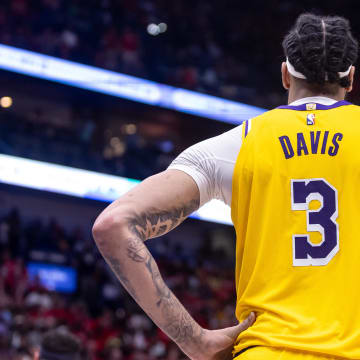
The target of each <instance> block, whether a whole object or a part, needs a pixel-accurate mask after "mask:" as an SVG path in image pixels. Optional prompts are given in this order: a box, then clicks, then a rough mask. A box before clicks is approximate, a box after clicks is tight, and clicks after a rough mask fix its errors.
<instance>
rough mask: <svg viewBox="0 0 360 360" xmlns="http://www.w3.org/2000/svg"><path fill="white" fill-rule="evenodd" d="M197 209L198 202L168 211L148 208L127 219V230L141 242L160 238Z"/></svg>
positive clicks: (193, 201)
mask: <svg viewBox="0 0 360 360" xmlns="http://www.w3.org/2000/svg"><path fill="white" fill-rule="evenodd" d="M198 208H199V200H192V201H190V202H189V203H188V204H185V205H181V206H178V207H176V208H172V209H169V210H159V209H156V208H150V209H149V210H147V211H144V212H141V213H136V212H133V213H132V214H131V215H130V216H129V217H128V224H129V230H130V231H131V232H132V233H133V234H134V235H135V236H137V237H138V238H139V239H141V240H142V241H145V240H147V239H150V238H153V237H157V236H161V235H163V234H166V233H167V232H169V231H170V230H172V229H174V228H175V227H176V226H178V225H179V224H180V223H182V222H183V221H184V220H185V219H186V218H187V217H188V216H189V215H190V214H191V213H193V212H194V211H195V210H197V209H198Z"/></svg>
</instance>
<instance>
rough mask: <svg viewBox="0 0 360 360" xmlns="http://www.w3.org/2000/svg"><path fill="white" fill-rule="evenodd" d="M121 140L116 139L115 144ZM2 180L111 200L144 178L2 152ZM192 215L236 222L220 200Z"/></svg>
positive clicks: (219, 221)
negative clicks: (123, 175) (77, 167)
mask: <svg viewBox="0 0 360 360" xmlns="http://www.w3.org/2000/svg"><path fill="white" fill-rule="evenodd" d="M118 141H120V139H119V140H113V143H114V144H115V146H117V145H116V144H119V142H118ZM120 146H121V145H120ZM109 155H110V156H111V155H112V154H109ZM0 183H4V184H9V185H16V186H22V187H25V188H30V189H36V190H41V191H49V192H53V193H57V194H65V195H71V196H75V197H79V198H83V199H92V200H98V201H105V202H111V201H114V200H116V199H118V198H119V197H120V196H122V195H123V194H125V193H126V192H127V191H129V190H131V189H132V188H133V187H134V186H136V185H137V184H139V183H140V181H139V180H134V179H128V178H124V177H120V176H114V175H107V174H101V173H98V172H94V171H88V170H82V169H75V168H71V167H68V166H63V165H56V164H50V163H46V162H42V161H37V160H30V159H24V158H20V157H15V156H10V155H3V154H0ZM190 217H191V218H193V219H199V220H205V221H211V222H215V223H220V224H226V225H232V221H231V211H230V207H229V206H227V205H225V204H224V203H222V202H221V201H219V200H212V201H210V202H209V203H207V204H205V205H204V206H203V207H201V208H200V209H199V210H198V211H196V212H194V213H193V214H191V216H190Z"/></svg>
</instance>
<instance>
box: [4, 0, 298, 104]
mask: <svg viewBox="0 0 360 360" xmlns="http://www.w3.org/2000/svg"><path fill="white" fill-rule="evenodd" d="M274 3H275V4H274ZM274 5H275V6H274ZM259 7H260V8H262V9H263V11H261V12H259V11H258V9H259ZM301 10H302V8H301V9H300V11H301ZM297 11H299V5H296V4H295V3H294V2H290V1H285V0H283V1H272V2H264V1H259V0H257V1H251V2H241V3H239V2H235V1H229V2H222V1H213V2H209V1H205V0H197V1H194V2H192V3H191V6H189V4H188V3H186V2H182V1H168V0H123V1H117V0H91V1H81V0H78V1H65V0H34V1H30V0H3V1H2V2H1V4H0V42H1V43H4V44H9V45H13V46H17V47H20V48H25V49H29V50H34V51H38V52H41V53H45V54H49V55H53V56H57V57H61V58H64V59H70V60H74V61H78V62H81V63H86V64H90V65H95V66H99V67H103V68H106V69H110V70H115V71H119V72H123V73H127V74H131V75H136V76H140V77H145V78H149V79H152V80H155V81H160V82H163V83H168V84H171V85H175V86H180V87H184V88H188V89H193V90H197V91H201V92H207V93H210V94H213V95H219V96H222V97H226V98H231V99H237V100H240V101H243V102H250V103H256V104H258V105H268V106H269V105H272V103H276V102H277V101H279V96H278V92H280V91H281V88H280V87H276V86H275V89H274V82H275V81H276V83H275V84H278V82H279V75H278V70H279V61H280V56H281V47H280V44H281V37H282V36H283V35H284V31H286V30H287V27H288V26H289V24H290V23H291V22H292V21H293V19H294V17H295V15H296V14H297ZM285 13H286V14H287V17H286V18H284V19H283V21H282V22H278V23H277V26H273V19H274V18H275V19H276V18H279V19H280V18H282V17H283V16H284V14H285ZM194 14H196V16H194ZM254 14H256V22H257V23H256V24H254V21H255V18H254ZM292 15H294V17H292ZM151 23H154V24H159V23H165V24H167V27H168V31H166V32H164V33H162V34H160V35H157V36H152V35H150V34H149V33H148V32H147V27H148V25H149V24H151ZM260 23H261V26H259V24H260ZM285 26H286V27H285ZM260 69H261V70H260ZM254 89H257V90H256V91H255V90H254ZM270 91H271V92H270Z"/></svg>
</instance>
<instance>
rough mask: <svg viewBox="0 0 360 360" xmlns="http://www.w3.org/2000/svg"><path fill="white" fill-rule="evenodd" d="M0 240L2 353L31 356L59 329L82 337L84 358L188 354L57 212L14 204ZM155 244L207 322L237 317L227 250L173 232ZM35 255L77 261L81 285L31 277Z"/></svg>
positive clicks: (146, 359) (179, 288) (225, 322)
mask: <svg viewBox="0 0 360 360" xmlns="http://www.w3.org/2000/svg"><path fill="white" fill-rule="evenodd" d="M199 241H201V240H199ZM0 246H1V263H0V274H1V276H0V358H1V359H9V360H15V359H16V360H30V359H31V354H32V352H33V351H34V349H36V348H37V347H38V345H39V343H40V340H41V337H42V335H43V334H44V333H45V332H46V331H48V330H49V329H54V328H64V329H67V330H70V331H71V332H73V333H74V334H75V335H77V336H78V337H79V339H80V340H81V343H82V345H83V359H84V360H85V359H86V360H100V359H102V360H155V359H167V360H180V359H185V356H184V355H182V354H181V352H180V351H179V350H178V349H177V347H176V346H174V345H173V343H172V342H171V341H170V340H169V339H168V338H167V337H166V335H164V334H163V333H162V332H161V331H160V330H158V329H157V328H156V327H155V326H154V324H153V323H152V322H151V321H150V320H149V319H148V318H147V316H146V315H144V313H143V312H142V311H141V310H140V308H139V307H138V306H137V305H136V303H135V302H134V301H133V300H132V299H131V298H130V297H129V296H128V295H127V293H125V291H124V290H123V288H122V287H121V286H120V285H119V284H118V281H117V280H116V279H114V277H113V275H112V273H111V272H110V271H109V269H108V267H107V265H106V264H105V262H104V261H103V259H102V258H101V257H100V255H99V253H98V251H97V249H96V248H95V246H94V243H93V241H92V239H91V237H90V236H87V235H85V234H84V233H83V231H82V230H81V229H80V228H77V229H74V230H73V231H66V230H65V229H64V228H63V227H62V226H61V225H60V224H59V223H58V222H57V221H56V220H55V219H52V220H50V221H49V223H44V221H42V220H41V219H34V220H32V221H25V220H24V219H23V218H22V217H21V215H20V214H19V212H18V210H16V209H14V210H12V211H11V212H9V213H8V214H6V215H5V216H3V217H2V218H1V221H0ZM149 247H150V250H151V251H152V253H153V255H154V257H155V258H156V260H157V262H158V264H159V267H160V270H161V272H162V274H163V276H164V278H165V281H166V282H167V284H168V285H169V287H170V288H171V289H172V290H173V291H174V292H175V294H176V295H177V296H178V297H179V299H180V301H181V302H182V303H183V304H184V305H185V307H186V308H187V309H188V310H189V311H190V312H191V314H192V315H193V316H194V317H195V319H196V320H197V321H198V322H199V323H200V324H201V325H203V326H205V327H208V328H219V327H223V326H229V325H231V324H233V323H234V320H235V319H234V305H235V289H234V281H233V269H232V266H231V264H232V262H231V261H230V260H226V256H224V254H220V253H219V251H217V252H216V251H212V250H211V247H210V246H209V243H208V242H205V241H204V245H203V247H204V248H203V250H202V251H200V252H197V253H193V252H191V251H190V250H189V249H186V244H185V245H184V248H182V247H181V246H179V245H176V247H173V246H172V243H171V241H169V239H168V238H167V239H166V238H165V239H160V240H154V241H151V242H150V244H149ZM219 258H221V259H222V260H221V261H219ZM216 259H217V260H216ZM29 260H31V261H35V260H41V261H43V262H44V261H47V262H50V261H51V262H52V263H54V264H61V265H68V266H71V267H73V268H74V269H76V270H77V272H78V289H77V291H76V292H75V293H74V294H70V295H69V294H61V293H56V292H52V291H49V290H47V289H46V288H45V287H44V286H43V285H42V284H41V283H40V282H39V279H36V278H35V279H34V278H33V279H31V278H30V277H29V274H28V270H27V267H26V264H27V262H28V261H29Z"/></svg>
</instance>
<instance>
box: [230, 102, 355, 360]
mask: <svg viewBox="0 0 360 360" xmlns="http://www.w3.org/2000/svg"><path fill="white" fill-rule="evenodd" d="M250 125H251V130H250V131H249V129H250ZM244 129H245V132H246V133H247V132H248V133H247V134H244V136H245V135H247V136H246V138H244V139H243V144H242V147H241V150H240V153H239V157H238V160H237V163H236V166H235V172H234V178H233V200H232V217H233V221H234V225H235V228H236V233H237V254H236V256H237V269H236V282H237V296H238V302H237V316H238V317H239V319H240V318H241V319H242V318H244V316H245V315H247V314H248V312H249V311H251V310H254V311H256V313H257V321H256V323H255V325H254V326H253V327H251V328H250V329H248V330H247V331H245V332H244V333H242V334H240V336H239V338H238V341H237V344H236V347H235V352H238V351H240V350H242V349H244V348H246V347H248V346H252V345H265V346H274V347H284V348H291V349H299V350H304V351H311V352H318V353H324V354H329V355H333V356H339V357H345V358H349V359H359V358H360V346H359V344H360V331H359V330H358V327H359V324H360V311H358V306H359V301H360V286H359V284H358V280H357V275H358V274H359V273H360V261H359V260H360V221H358V216H359V215H360V187H359V186H358V184H360V151H359V146H360V108H359V107H357V106H354V105H351V104H349V103H346V102H344V101H343V102H338V103H336V104H334V105H331V106H325V105H320V104H314V103H311V104H303V105H300V106H293V107H291V106H287V107H282V108H278V109H275V110H272V111H269V112H267V113H265V114H263V115H261V116H259V117H258V118H255V119H253V120H252V121H251V122H249V123H247V124H246V126H244Z"/></svg>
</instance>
